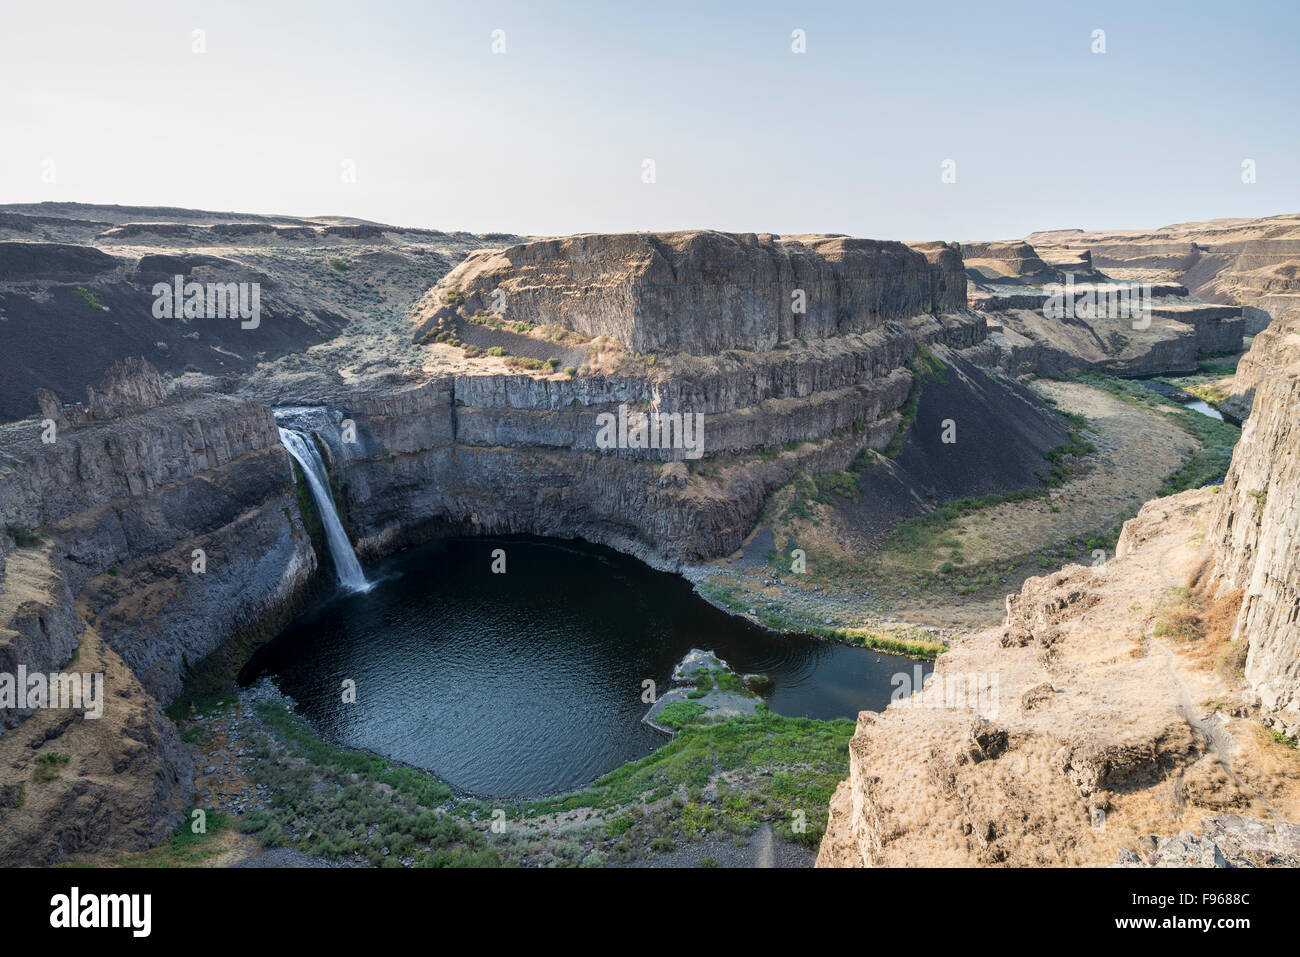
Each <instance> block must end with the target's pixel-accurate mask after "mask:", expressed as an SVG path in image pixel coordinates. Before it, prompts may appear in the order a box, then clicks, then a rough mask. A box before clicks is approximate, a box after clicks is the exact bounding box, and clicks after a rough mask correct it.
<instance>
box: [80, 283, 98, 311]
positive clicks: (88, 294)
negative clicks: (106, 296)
mask: <svg viewBox="0 0 1300 957" xmlns="http://www.w3.org/2000/svg"><path fill="white" fill-rule="evenodd" d="M72 291H73V292H74V293H76V295H77V297H78V298H79V299H80V300H81V301H82V302H84V303H85V304H86V305H87V306H89V307H90V308H91V309H103V308H104V304H103V303H102V302H100V301H99V293H97V292H95V291H94V290H92V289H87V288H86V287H85V286H78V287H77V288H76V289H74V290H72Z"/></svg>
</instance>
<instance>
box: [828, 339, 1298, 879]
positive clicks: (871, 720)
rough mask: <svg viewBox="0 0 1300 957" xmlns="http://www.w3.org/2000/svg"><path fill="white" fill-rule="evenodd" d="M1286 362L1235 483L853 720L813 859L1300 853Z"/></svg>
mask: <svg viewBox="0 0 1300 957" xmlns="http://www.w3.org/2000/svg"><path fill="white" fill-rule="evenodd" d="M1272 362H1273V366H1272V370H1271V374H1270V375H1269V376H1267V377H1265V378H1264V379H1263V380H1262V381H1261V382H1260V385H1259V388H1258V391H1257V394H1256V396H1255V403H1254V409H1253V412H1252V413H1251V415H1250V418H1249V420H1248V421H1247V422H1246V423H1245V427H1244V429H1243V430H1242V437H1241V441H1240V442H1239V444H1238V445H1237V447H1236V449H1235V452H1234V454H1233V457H1232V465H1231V468H1230V470H1229V472H1228V475H1227V477H1226V478H1225V479H1224V481H1223V484H1222V486H1221V487H1220V486H1214V487H1212V488H1203V489H1195V490H1191V491H1187V492H1183V493H1181V494H1179V495H1176V496H1173V497H1170V498H1162V499H1156V500H1153V501H1151V502H1148V503H1147V504H1146V505H1145V506H1144V507H1143V508H1142V511H1141V513H1140V514H1139V515H1138V516H1137V517H1136V518H1134V519H1132V520H1131V521H1129V522H1127V523H1126V524H1125V526H1124V531H1123V534H1122V536H1121V538H1120V541H1119V545H1118V548H1117V551H1116V555H1115V557H1114V558H1112V559H1111V560H1109V561H1106V562H1105V563H1104V564H1102V565H1100V566H1098V567H1081V566H1067V567H1066V568H1064V569H1063V570H1061V571H1059V572H1056V573H1054V574H1050V575H1047V576H1045V577H1040V578H1033V579H1030V580H1029V581H1027V582H1026V583H1025V585H1024V587H1023V589H1022V590H1021V591H1020V592H1019V593H1018V594H1015V595H1011V596H1009V597H1008V598H1007V605H1006V617H1005V620H1004V622H1003V624H1002V625H1001V626H999V627H996V628H990V629H986V630H983V631H980V632H977V633H973V634H968V635H965V636H960V637H959V638H958V639H956V640H955V641H954V643H953V648H952V650H951V651H949V652H947V653H946V654H944V655H942V656H941V657H940V658H939V660H938V661H937V663H936V667H935V671H934V674H933V676H932V677H931V678H930V680H929V681H928V682H927V683H926V684H925V686H924V689H923V690H920V691H918V692H917V693H916V694H913V695H910V696H904V697H900V698H899V699H898V700H896V701H895V702H893V703H891V705H890V706H889V708H887V709H886V710H885V711H884V712H882V713H874V712H863V713H862V714H861V715H860V716H859V718H858V725H857V731H856V734H855V735H854V737H853V739H852V742H851V745H850V775H849V778H848V779H847V780H846V781H845V782H843V783H842V784H841V785H840V788H839V790H838V791H837V792H836V794H835V797H834V800H833V802H832V807H831V818H830V825H829V827H828V830H827V833H826V836H825V839H824V840H823V842H822V845H821V852H820V856H819V858H818V865H819V866H855V867H861V866H869V867H880V866H896V865H902V866H907V865H923V864H932V865H933V864H939V865H992V864H1006V865H1018V866H1037V865H1110V864H1121V865H1124V866H1150V865H1162V866H1170V865H1177V866H1191V865H1195V866H1220V867H1222V866H1266V865H1286V866H1298V865H1300V826H1297V825H1296V824H1295V823H1294V822H1295V821H1297V820H1298V819H1300V789H1298V788H1297V787H1296V784H1295V780H1296V773H1297V771H1300V755H1298V754H1297V752H1296V750H1295V748H1294V746H1292V744H1290V743H1288V740H1287V739H1290V742H1294V740H1295V738H1294V736H1295V734H1296V732H1297V730H1300V705H1298V698H1297V693H1298V690H1300V681H1298V680H1297V679H1298V674H1297V666H1298V665H1297V663H1298V662H1300V657H1298V655H1297V652H1298V650H1300V649H1298V648H1297V642H1298V641H1300V573H1298V572H1297V568H1300V527H1298V526H1297V519H1296V516H1297V511H1296V508H1295V495H1296V491H1297V489H1296V483H1297V481H1300V442H1297V436H1296V428H1297V422H1300V418H1297V411H1298V410H1300V392H1298V391H1297V390H1298V389H1300V337H1296V336H1294V335H1291V334H1283V335H1279V336H1278V337H1277V338H1276V342H1275V348H1274V350H1273V352H1272Z"/></svg>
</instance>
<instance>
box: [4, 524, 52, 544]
mask: <svg viewBox="0 0 1300 957" xmlns="http://www.w3.org/2000/svg"><path fill="white" fill-rule="evenodd" d="M5 534H7V535H8V536H9V537H10V538H12V539H13V540H14V544H15V545H17V546H18V547H19V548H35V547H36V546H37V545H39V544H40V543H41V542H42V541H44V539H43V538H42V537H41V536H40V535H39V534H37V533H36V532H34V531H32V530H31V529H30V528H28V527H27V526H26V525H22V524H19V523H18V522H6V523H5Z"/></svg>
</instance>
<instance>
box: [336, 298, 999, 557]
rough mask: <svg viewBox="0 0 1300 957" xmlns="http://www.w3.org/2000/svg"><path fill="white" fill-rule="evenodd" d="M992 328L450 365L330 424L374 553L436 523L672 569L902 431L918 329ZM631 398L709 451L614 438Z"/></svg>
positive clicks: (958, 318) (927, 320) (706, 553)
mask: <svg viewBox="0 0 1300 957" xmlns="http://www.w3.org/2000/svg"><path fill="white" fill-rule="evenodd" d="M982 336H983V328H982V325H981V323H980V322H979V320H978V319H977V318H976V317H972V316H969V315H966V314H951V315H944V316H939V317H934V316H929V315H924V314H923V315H920V316H917V317H915V318H913V319H910V320H907V321H897V322H890V323H885V324H882V326H881V327H880V328H878V329H876V330H873V331H871V332H868V333H856V334H849V335H844V336H840V337H836V338H833V339H829V340H823V341H820V342H810V343H808V344H807V345H802V344H792V345H790V346H789V347H786V348H779V349H774V350H772V351H770V352H766V353H755V352H740V351H733V352H730V353H728V354H727V355H725V356H721V357H712V358H710V359H709V360H708V361H698V360H695V359H692V358H690V357H686V358H685V359H681V360H680V361H678V362H677V363H676V364H675V363H674V361H673V360H665V361H664V362H663V363H661V364H656V366H655V367H654V368H655V374H654V376H646V375H634V374H631V373H630V372H629V373H628V374H626V375H622V374H610V375H606V376H578V377H573V378H570V377H567V376H554V377H537V376H530V375H526V374H510V375H488V374H478V375H459V374H458V375H449V376H444V377H437V378H434V379H432V380H431V381H429V382H427V383H424V384H422V385H419V386H413V387H410V388H408V389H406V390H402V391H397V392H391V393H378V394H372V395H368V396H359V397H356V398H355V399H354V400H352V401H351V402H350V403H349V404H347V405H346V406H345V407H344V408H342V409H341V411H340V412H339V415H340V417H341V416H342V415H346V416H347V417H348V418H350V419H352V420H354V421H355V423H356V425H357V441H356V442H355V443H350V444H349V443H343V442H341V441H340V440H339V438H338V435H337V433H335V434H332V435H331V434H327V435H325V439H326V441H327V442H328V443H329V445H330V449H331V453H332V454H331V458H332V460H333V461H332V463H331V469H332V474H334V475H335V476H336V479H337V481H338V482H339V483H340V486H341V492H342V494H343V496H344V498H345V499H346V504H347V508H348V511H349V514H350V516H351V519H352V521H353V523H354V527H355V528H356V529H357V532H358V546H359V548H361V549H362V550H365V551H371V552H375V551H383V550H386V549H388V548H391V547H393V545H394V544H395V543H396V542H398V541H409V540H411V539H410V536H412V535H419V534H429V533H430V532H431V531H435V530H439V529H443V530H445V529H458V530H477V531H481V532H529V533H533V534H540V535H559V536H573V535H579V536H581V537H583V538H586V539H589V540H591V541H596V542H601V543H604V544H608V545H612V546H614V547H617V548H620V549H622V550H624V551H627V552H629V553H631V554H634V555H636V556H638V557H640V558H642V559H643V560H645V561H647V562H649V563H650V564H652V565H655V566H656V567H660V568H674V569H675V568H678V567H681V566H682V565H683V564H689V563H693V562H698V561H702V560H706V559H709V558H713V557H716V556H718V555H721V554H726V553H728V552H730V551H732V550H734V549H735V548H736V547H737V546H738V545H739V544H740V542H741V541H743V539H744V538H745V536H746V535H748V534H749V532H750V531H751V530H752V528H753V522H754V518H755V516H756V515H757V513H758V510H759V509H760V508H761V506H762V502H763V499H764V498H765V496H766V495H767V493H768V492H769V491H771V489H773V488H775V487H777V486H778V485H780V484H783V483H784V482H786V481H788V480H789V479H790V478H791V477H792V476H793V475H794V474H796V473H797V472H799V471H825V470H836V469H842V468H844V467H845V465H847V464H848V463H849V462H850V461H851V460H852V459H853V458H854V457H855V456H856V455H857V454H858V453H859V452H860V451H861V450H862V449H863V448H881V447H883V446H884V445H886V444H888V442H889V441H890V439H891V438H892V437H893V435H894V433H895V432H896V431H897V429H898V424H899V414H898V411H897V410H898V409H899V408H900V407H901V406H902V405H903V404H904V403H905V402H906V400H907V397H908V394H909V391H910V389H911V383H912V373H911V372H910V371H909V370H908V369H907V368H906V363H907V361H908V360H909V359H911V358H912V357H913V355H915V352H916V348H917V345H918V344H925V343H935V344H940V345H944V346H951V347H953V348H956V349H963V348H969V347H970V346H972V345H973V344H976V343H978V342H979V341H980V339H981V338H982ZM620 410H623V411H624V412H628V411H630V413H631V414H633V415H636V414H641V413H643V412H647V411H651V412H657V413H659V414H661V415H668V416H671V415H681V416H696V415H698V416H701V417H702V418H701V420H700V421H701V422H702V442H703V445H702V449H701V450H700V452H701V456H700V457H698V458H692V457H691V456H690V455H688V454H687V451H686V450H685V449H682V448H665V449H658V448H646V449H637V448H627V447H625V448H602V447H600V446H599V444H598V441H597V438H598V434H599V431H600V425H599V422H600V420H599V418H598V417H599V416H603V415H609V416H612V417H615V418H617V417H618V416H619V415H620V414H623V413H621V412H620Z"/></svg>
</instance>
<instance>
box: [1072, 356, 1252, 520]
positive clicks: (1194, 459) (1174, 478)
mask: <svg viewBox="0 0 1300 957" xmlns="http://www.w3.org/2000/svg"><path fill="white" fill-rule="evenodd" d="M1079 381H1081V382H1083V383H1084V384H1086V385H1090V386H1092V387H1093V388H1096V389H1101V390H1102V391H1103V392H1107V393H1109V394H1110V395H1113V396H1115V397H1116V398H1118V399H1120V400H1121V401H1124V402H1128V403H1131V404H1133V405H1144V406H1146V407H1148V408H1151V409H1160V410H1164V411H1166V412H1167V413H1168V414H1169V415H1170V416H1171V417H1172V419H1173V421H1174V422H1176V423H1177V424H1178V426H1179V427H1180V428H1182V429H1183V431H1185V432H1186V433H1187V434H1188V435H1190V436H1192V438H1194V439H1195V440H1196V441H1197V443H1198V444H1199V445H1200V448H1199V449H1197V450H1195V451H1194V452H1192V454H1191V455H1190V456H1188V458H1187V460H1186V461H1185V462H1184V463H1183V464H1182V466H1181V467H1180V468H1179V469H1178V470H1177V471H1176V472H1174V473H1173V474H1172V475H1170V476H1168V477H1167V478H1166V479H1165V481H1164V484H1163V485H1161V487H1160V495H1162V496H1164V495H1174V494H1176V493H1178V492H1185V491H1187V490H1188V489H1191V488H1201V487H1202V486H1204V485H1208V484H1210V483H1211V482H1212V481H1214V480H1215V479H1217V478H1220V477H1222V476H1223V475H1225V474H1227V471H1228V465H1229V464H1230V463H1231V462H1232V449H1233V446H1235V445H1236V444H1237V440H1238V439H1239V438H1240V437H1241V429H1239V428H1237V427H1236V426H1235V425H1232V424H1231V423H1229V422H1220V421H1219V420H1218V419H1212V418H1210V417H1209V416H1208V415H1202V414H1201V413H1199V412H1194V411H1192V410H1191V409H1185V408H1183V406H1182V405H1180V404H1179V403H1177V402H1174V401H1173V400H1172V399H1166V398H1165V397H1164V396H1162V395H1159V394H1158V393H1155V392H1152V391H1151V390H1150V389H1148V388H1146V387H1145V386H1143V385H1140V384H1139V383H1137V382H1133V381H1131V380H1128V379H1116V378H1115V377H1113V376H1105V375H1100V374H1098V373H1094V372H1090V373H1086V374H1084V375H1082V376H1080V377H1079Z"/></svg>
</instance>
